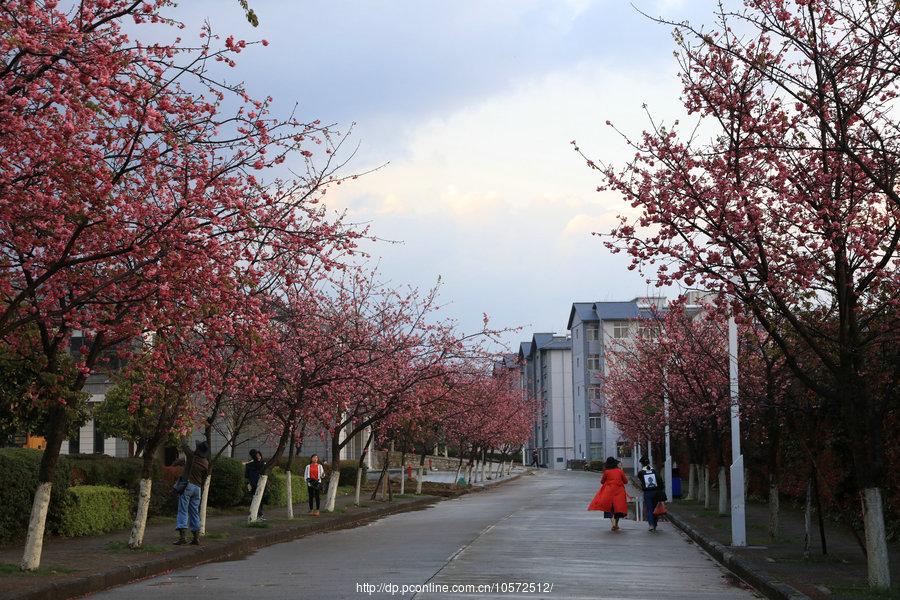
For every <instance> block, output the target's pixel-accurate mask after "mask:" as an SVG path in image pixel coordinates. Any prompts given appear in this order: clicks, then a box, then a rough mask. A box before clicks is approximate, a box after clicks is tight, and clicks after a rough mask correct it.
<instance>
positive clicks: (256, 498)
mask: <svg viewBox="0 0 900 600" xmlns="http://www.w3.org/2000/svg"><path fill="white" fill-rule="evenodd" d="M268 480H269V476H268V475H267V474H265V473H264V474H262V475H260V476H259V483H257V484H256V493H255V494H253V500H251V501H250V514H249V515H248V516H247V522H248V523H256V521H258V520H259V507H260V505H262V497H263V492H265V491H266V482H267V481H268Z"/></svg>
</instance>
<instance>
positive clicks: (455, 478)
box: [452, 463, 462, 487]
mask: <svg viewBox="0 0 900 600" xmlns="http://www.w3.org/2000/svg"><path fill="white" fill-rule="evenodd" d="M461 472H462V463H459V464H457V465H456V477H454V478H453V484H452V486H453V487H456V484H457V483H459V474H460V473H461Z"/></svg>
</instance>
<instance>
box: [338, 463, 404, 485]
mask: <svg viewBox="0 0 900 600" xmlns="http://www.w3.org/2000/svg"><path fill="white" fill-rule="evenodd" d="M365 468H366V467H365V466H363V469H364V470H363V481H365V480H366V472H365ZM413 472H415V467H413ZM338 485H352V486H355V485H356V465H344V466H342V467H341V475H340V479H338Z"/></svg>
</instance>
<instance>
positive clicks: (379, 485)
mask: <svg viewBox="0 0 900 600" xmlns="http://www.w3.org/2000/svg"><path fill="white" fill-rule="evenodd" d="M389 457H390V454H389V453H388V451H387V450H385V451H384V461H382V464H381V475H379V476H378V481H377V482H376V483H375V489H374V490H372V500H374V499H375V496H377V495H378V491H379V490H380V489H383V485H382V482H383V481H384V478H385V477H386V476H387V470H388V460H389ZM381 498H382V500H383V499H384V495H382V497H381Z"/></svg>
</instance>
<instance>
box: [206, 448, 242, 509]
mask: <svg viewBox="0 0 900 600" xmlns="http://www.w3.org/2000/svg"><path fill="white" fill-rule="evenodd" d="M246 490H247V482H246V480H245V479H244V464H243V463H242V462H241V461H239V460H236V459H234V458H228V457H225V456H221V457H219V459H218V460H216V462H215V463H214V464H213V468H212V479H211V480H210V483H209V505H210V506H217V507H219V508H228V507H230V506H237V505H238V504H240V503H241V501H242V500H243V499H244V493H245V492H246Z"/></svg>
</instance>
